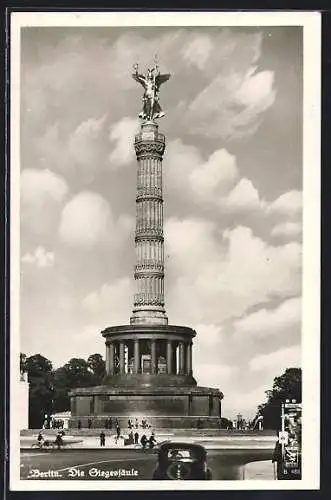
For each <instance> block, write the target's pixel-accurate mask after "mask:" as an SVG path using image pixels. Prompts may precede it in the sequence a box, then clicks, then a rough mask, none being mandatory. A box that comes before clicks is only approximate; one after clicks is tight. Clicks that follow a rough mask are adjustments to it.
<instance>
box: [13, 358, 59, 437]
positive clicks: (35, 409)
mask: <svg viewBox="0 0 331 500" xmlns="http://www.w3.org/2000/svg"><path fill="white" fill-rule="evenodd" d="M20 361H21V363H22V362H24V367H25V369H26V371H27V373H28V381H29V382H30V388H29V389H30V390H29V427H30V428H33V429H36V428H39V427H41V426H42V424H43V422H44V416H45V414H47V415H48V414H49V413H51V412H52V409H53V392H54V388H53V366H52V362H51V361H50V360H49V359H47V358H45V357H44V356H42V355H41V354H34V355H33V356H30V357H28V358H24V355H22V356H21V359H20ZM21 366H22V365H21Z"/></svg>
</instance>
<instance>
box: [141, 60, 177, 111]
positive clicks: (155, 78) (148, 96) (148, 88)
mask: <svg viewBox="0 0 331 500" xmlns="http://www.w3.org/2000/svg"><path fill="white" fill-rule="evenodd" d="M133 70H134V72H133V73H132V77H133V79H134V80H136V82H138V83H140V84H141V85H142V86H143V87H144V90H145V92H144V95H143V98H142V100H143V109H142V111H141V112H140V113H139V118H142V119H143V120H155V119H156V118H162V116H164V115H165V113H164V111H162V108H161V106H160V103H159V92H160V87H161V85H162V84H163V83H164V82H166V81H167V80H169V78H170V76H171V75H170V73H167V74H163V75H161V73H160V70H159V67H158V65H157V63H156V62H155V64H154V66H153V67H152V68H147V73H146V74H145V75H144V74H142V73H139V68H138V64H135V65H134V66H133Z"/></svg>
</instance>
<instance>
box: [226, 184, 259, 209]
mask: <svg viewBox="0 0 331 500" xmlns="http://www.w3.org/2000/svg"><path fill="white" fill-rule="evenodd" d="M219 204H220V206H221V207H222V208H224V209H227V210H230V211H246V212H247V211H256V210H263V209H264V207H265V205H266V203H265V202H264V201H263V200H261V199H260V195H259V192H258V190H257V189H256V188H255V187H254V185H253V183H252V181H250V180H248V179H245V178H243V179H240V181H239V182H238V183H237V184H236V186H235V187H234V188H233V189H232V191H231V192H230V193H229V194H228V196H227V197H225V198H223V199H221V200H220V201H219Z"/></svg>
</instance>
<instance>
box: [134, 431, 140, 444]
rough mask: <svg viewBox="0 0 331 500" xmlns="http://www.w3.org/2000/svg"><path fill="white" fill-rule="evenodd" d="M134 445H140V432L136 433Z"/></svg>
mask: <svg viewBox="0 0 331 500" xmlns="http://www.w3.org/2000/svg"><path fill="white" fill-rule="evenodd" d="M134 444H139V432H137V431H136V432H135V433H134Z"/></svg>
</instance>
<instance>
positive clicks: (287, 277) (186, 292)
mask: <svg viewBox="0 0 331 500" xmlns="http://www.w3.org/2000/svg"><path fill="white" fill-rule="evenodd" d="M165 233H166V249H167V250H166V255H168V259H167V262H166V265H167V272H168V274H169V275H170V278H169V279H171V280H172V282H171V283H172V286H171V288H170V289H169V292H168V304H169V314H170V312H171V315H172V316H173V317H176V318H181V320H185V321H186V322H189V323H190V324H192V322H193V323H196V322H201V319H202V318H203V317H204V316H205V315H206V316H207V317H209V318H210V319H211V321H212V322H215V323H219V322H222V321H224V320H226V319H229V318H231V317H232V316H236V315H237V316H240V315H242V314H243V313H244V312H245V311H246V310H247V309H248V308H250V307H252V306H254V305H256V304H258V303H260V302H266V301H268V300H270V299H271V298H272V297H279V298H282V297H286V296H288V295H291V294H292V295H293V294H297V293H300V288H301V246H300V244H298V243H294V242H292V243H287V244H286V245H281V246H272V245H269V244H268V243H267V242H265V241H263V240H262V239H261V238H258V237H257V236H255V235H254V234H253V232H252V230H251V229H249V228H247V227H236V228H234V229H231V230H226V231H224V232H223V233H222V234H221V235H220V234H219V232H218V230H217V225H216V224H215V223H212V222H210V221H204V220H203V219H200V220H196V219H184V220H180V219H176V218H171V219H169V220H168V221H167V223H166V226H165ZM177 277H178V278H177ZM187 303H189V304H190V308H187V307H185V304H187Z"/></svg>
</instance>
